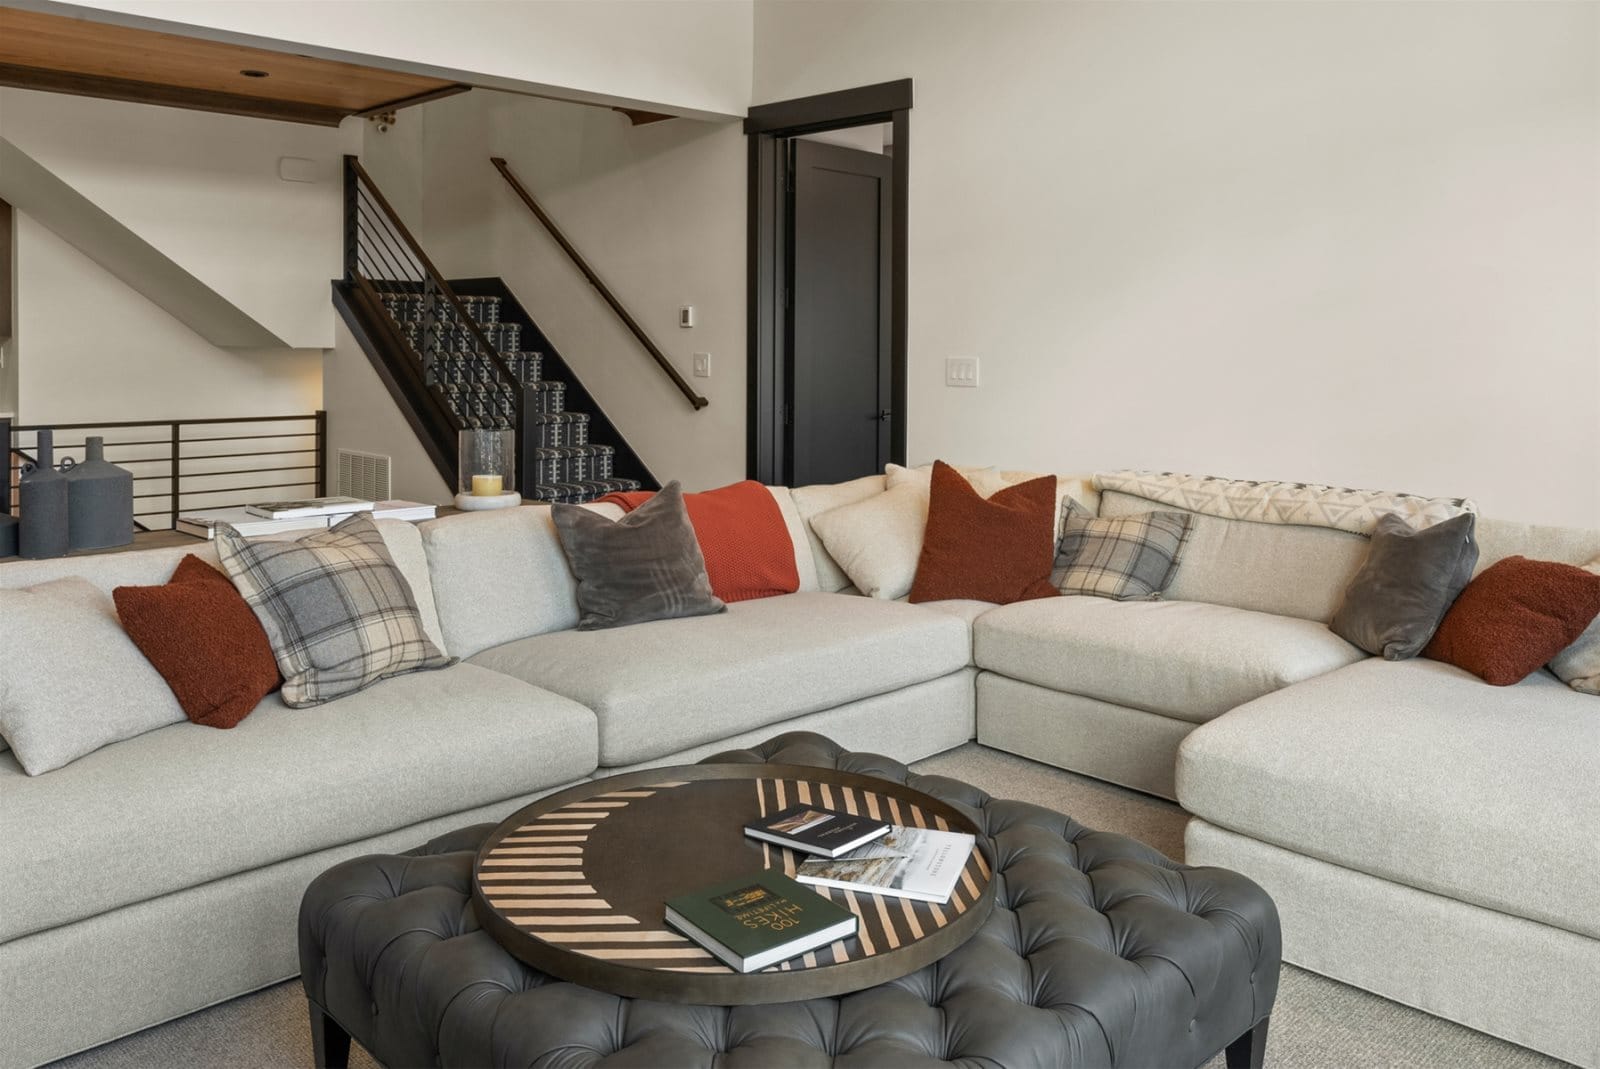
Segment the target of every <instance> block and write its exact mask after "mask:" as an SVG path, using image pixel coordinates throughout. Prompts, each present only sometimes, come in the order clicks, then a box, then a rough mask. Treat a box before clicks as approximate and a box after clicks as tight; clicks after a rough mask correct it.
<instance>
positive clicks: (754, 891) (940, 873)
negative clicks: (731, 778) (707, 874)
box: [666, 805, 973, 973]
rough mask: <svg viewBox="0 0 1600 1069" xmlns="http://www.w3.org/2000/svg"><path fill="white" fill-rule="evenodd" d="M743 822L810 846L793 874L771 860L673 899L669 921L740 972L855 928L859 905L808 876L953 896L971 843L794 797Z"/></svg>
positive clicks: (795, 845)
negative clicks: (837, 899) (832, 897)
mask: <svg viewBox="0 0 1600 1069" xmlns="http://www.w3.org/2000/svg"><path fill="white" fill-rule="evenodd" d="M744 831H745V834H746V835H748V836H750V837H751V838H753V839H760V840H761V841H763V842H769V843H776V844H778V845H779V846H783V847H785V848H788V849H791V850H795V851H797V852H799V853H803V854H808V855H811V856H810V857H808V859H807V860H805V861H803V862H801V863H800V864H799V866H798V867H797V868H796V870H795V879H790V878H789V877H787V876H785V875H783V873H781V872H779V871H777V870H775V869H765V870H763V871H761V872H757V873H754V874H752V875H749V876H741V877H738V878H737V879H733V880H728V881H726V882H724V883H720V884H717V885H716V886H714V887H707V888H703V889H701V890H699V891H695V892H693V893H691V894H687V895H680V896H678V897H677V898H674V899H671V900H670V901H668V902H667V904H666V918H667V923H668V924H671V925H672V926H673V927H674V928H676V929H678V931H680V932H682V933H683V934H684V935H686V936H688V937H689V938H690V939H693V940H694V941H695V942H697V943H699V944H700V945H701V946H703V947H705V948H706V949H707V950H709V951H710V952H711V953H712V954H714V955H716V956H717V958H719V959H720V960H722V961H723V962H725V963H726V964H727V965H728V966H729V967H731V968H733V969H735V970H737V971H738V972H742V973H747V972H755V971H756V970H758V969H764V968H767V967H768V966H770V965H775V964H777V963H778V962H781V961H787V960H789V959H790V958H793V957H797V956H799V955H801V954H805V953H808V952H809V951H812V950H815V949H817V948H818V947H822V946H827V945H828V944H829V943H832V942H835V941H837V940H840V939H846V938H849V937H851V936H853V935H855V934H856V928H857V924H858V920H857V918H856V915H855V914H854V913H852V912H850V911H849V910H847V909H844V908H842V907H840V906H837V905H835V904H834V903H832V902H830V901H829V900H828V899H826V898H823V897H822V896H821V895H819V894H817V893H816V892H814V891H810V890H807V889H806V888H805V887H803V886H802V884H812V885H814V886H819V887H834V888H839V889H841V890H846V891H860V892H865V893H868V894H878V895H888V896H890V897H894V898H910V899H915V900H917V901H920V902H948V901H950V896H951V895H952V894H953V893H954V892H955V888H956V883H957V882H958V881H959V880H960V879H961V872H962V870H963V869H965V868H966V866H967V858H968V857H969V856H971V853H972V846H973V837H972V836H971V835H967V834H965V833H962V832H951V831H935V830H933V829H931V828H907V827H901V826H900V825H897V824H890V823H888V822H886V821H882V820H874V819H872V818H870V817H864V816H860V815H858V814H854V813H841V812H838V811H837V810H832V809H824V808H822V807H821V806H812V805H797V806H792V807H791V808H789V809H785V810H784V811H783V812H781V813H777V814H774V815H773V816H770V817H767V818H766V819H764V820H759V821H756V822H754V823H751V824H746V825H745V828H744ZM797 881H798V882H797Z"/></svg>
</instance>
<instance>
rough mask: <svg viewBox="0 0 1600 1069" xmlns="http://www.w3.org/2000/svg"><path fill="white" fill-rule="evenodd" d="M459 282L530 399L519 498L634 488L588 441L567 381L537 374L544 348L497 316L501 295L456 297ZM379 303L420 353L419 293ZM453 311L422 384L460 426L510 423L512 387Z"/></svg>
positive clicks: (570, 498) (565, 497) (609, 450)
mask: <svg viewBox="0 0 1600 1069" xmlns="http://www.w3.org/2000/svg"><path fill="white" fill-rule="evenodd" d="M492 281H494V282H496V283H498V282H499V281H500V280H499V279H494V280H492ZM502 285H503V283H502ZM459 287H460V284H459V283H456V284H453V285H452V288H453V289H455V290H456V292H457V295H458V296H460V300H461V304H462V305H463V307H465V308H466V311H467V314H468V315H469V316H470V317H471V318H472V320H473V322H474V323H476V324H477V325H478V327H479V329H480V330H481V332H482V334H483V336H484V337H485V338H487V339H488V340H489V342H490V344H491V345H493V346H494V347H495V349H496V350H497V351H498V352H499V354H500V356H501V358H502V360H503V361H504V363H505V365H506V367H508V368H510V370H511V374H512V375H513V376H515V379H516V383H517V384H518V385H520V386H521V387H522V388H523V390H524V391H526V394H527V395H528V396H529V397H530V398H531V399H532V411H531V412H529V413H527V415H526V416H525V419H526V420H527V428H528V434H529V436H530V443H529V445H530V448H529V449H527V450H525V451H524V453H523V457H524V470H523V471H522V473H521V475H520V480H521V482H522V484H523V495H522V496H523V497H526V498H531V499H533V500H536V501H565V502H568V503H574V504H576V503H581V502H584V501H593V500H594V499H595V498H597V497H601V496H603V495H605V494H610V493H614V492H616V491H619V490H637V489H639V486H640V480H639V479H628V478H617V477H616V476H615V474H614V468H615V461H616V452H617V450H616V447H615V446H610V445H599V444H595V443H593V442H591V441H590V440H589V424H590V419H591V417H590V414H589V413H588V412H571V411H568V410H567V408H566V405H567V392H568V391H567V383H565V382H563V381H561V380H560V379H547V378H545V377H544V375H543V373H544V354H543V353H541V352H538V351H535V350H530V349H526V348H524V346H523V333H522V332H523V324H521V323H516V322H506V321H504V320H502V319H501V316H500V305H501V300H502V298H500V297H498V296H471V295H463V294H461V291H460V288H459ZM383 305H384V308H385V309H386V310H387V311H388V313H389V315H390V316H391V317H392V318H393V319H394V321H395V323H396V324H397V325H398V326H399V328H400V333H401V335H402V336H403V337H404V338H405V339H406V343H407V344H408V345H409V346H411V348H412V349H413V350H414V351H415V352H417V353H421V352H422V351H423V344H422V338H423V332H424V331H425V330H426V329H428V328H427V307H426V301H425V299H424V298H423V297H422V296H420V295H416V294H385V295H384V298H383ZM518 311H519V312H520V311H521V309H520V306H519V307H518ZM452 316H454V312H453V311H447V312H446V313H445V315H444V316H443V317H441V323H440V326H439V328H438V329H440V330H441V331H442V332H444V333H445V335H446V336H447V338H448V344H447V345H446V346H445V347H444V348H443V349H440V350H438V351H436V352H435V353H434V357H433V359H432V360H431V361H430V362H429V364H428V366H427V368H426V375H425V382H426V383H427V385H428V386H429V387H431V388H433V389H436V390H438V391H439V392H440V393H441V394H442V395H443V397H444V401H445V405H446V406H447V407H448V408H449V409H450V411H451V412H452V413H454V414H455V416H456V418H457V419H459V420H460V421H461V425H462V426H463V427H472V428H478V427H491V428H492V427H505V428H510V427H514V426H515V425H516V417H517V401H518V396H517V390H516V389H515V388H514V387H513V386H511V385H509V384H507V383H504V382H502V381H501V380H500V378H499V377H498V373H497V369H496V368H495V367H494V366H493V365H492V364H491V362H490V361H489V360H487V359H485V358H483V357H481V356H479V355H477V354H476V353H475V352H474V350H473V349H472V347H471V346H470V345H469V344H468V342H467V340H466V334H467V332H466V331H465V330H463V329H462V328H461V327H460V326H459V325H457V324H452V323H451V322H450V317H452ZM585 400H588V398H587V397H586V398H585ZM590 403H591V404H592V402H590ZM529 459H531V460H532V461H533V463H532V465H531V471H530V470H529V467H530V466H528V465H527V464H526V461H527V460H529ZM636 460H637V458H635V461H636Z"/></svg>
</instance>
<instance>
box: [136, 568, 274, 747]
mask: <svg viewBox="0 0 1600 1069" xmlns="http://www.w3.org/2000/svg"><path fill="white" fill-rule="evenodd" d="M111 597H112V599H113V600H114V601H115V602H116V603H117V615H118V616H119V617H120V618H121V619H122V629H123V630H124V631H126V632H127V633H128V637H129V638H131V639H133V644H134V645H135V646H138V647H139V652H141V653H143V654H144V655H145V658H146V659H147V660H149V662H150V663H151V665H152V666H154V667H155V670H156V671H157V672H159V673H161V678H162V679H165V680H166V681H167V686H169V687H171V688H172V693H173V696H174V697H176V698H177V699H178V704H179V705H180V706H182V707H183V711H184V714H185V715H186V716H188V718H189V719H190V720H192V721H194V722H195V723H196V724H204V725H206V726H207V727H214V728H231V727H233V726H234V725H235V724H237V723H238V722H239V721H241V720H243V719H244V718H245V717H246V716H249V715H250V710H252V709H254V708H255V707H256V705H257V704H258V703H259V702H260V701H261V699H262V698H265V697H266V696H267V695H268V694H271V693H272V692H273V691H274V690H276V689H277V688H278V686H279V684H281V683H282V682H283V678H282V677H281V676H280V675H279V674H278V662H277V660H276V658H274V657H273V655H272V645H271V644H270V643H269V642H268V641H267V633H266V632H265V631H263V630H262V629H261V622H260V621H259V620H257V619H256V614H255V613H254V612H253V611H252V610H251V608H250V606H249V605H247V604H245V600H244V596H243V595H241V594H240V593H239V591H238V590H237V589H236V588H235V587H234V585H233V581H232V580H231V579H229V578H228V577H227V576H226V575H223V574H222V573H221V572H219V571H218V570H217V569H215V568H213V567H211V565H209V564H207V563H206V562H205V561H203V560H201V559H200V558H199V557H196V556H195V555H194V554H192V553H191V554H190V555H189V556H187V557H184V558H183V560H182V561H180V562H179V563H178V569H177V571H175V572H173V573H172V578H171V579H169V580H167V584H166V585H165V586H119V587H117V589H116V590H114V591H112V592H111Z"/></svg>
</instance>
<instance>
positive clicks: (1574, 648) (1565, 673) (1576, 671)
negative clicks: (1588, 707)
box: [1550, 557, 1600, 695]
mask: <svg viewBox="0 0 1600 1069" xmlns="http://www.w3.org/2000/svg"><path fill="white" fill-rule="evenodd" d="M1583 570H1584V571H1586V572H1593V573H1594V574H1596V575H1600V557H1596V558H1595V559H1594V560H1592V561H1590V562H1589V563H1588V564H1585V565H1584V566H1583ZM1550 671H1552V672H1554V673H1555V674H1556V675H1557V677H1559V678H1560V680H1561V681H1562V682H1563V683H1565V684H1566V685H1567V686H1569V687H1571V688H1572V689H1573V690H1575V691H1578V692H1579V693H1581V694H1597V695H1600V619H1596V620H1595V621H1594V622H1593V623H1591V624H1590V625H1589V626H1588V627H1587V628H1585V629H1584V632H1583V634H1581V635H1579V636H1578V640H1577V641H1576V642H1574V643H1573V644H1572V645H1570V646H1568V647H1567V648H1566V649H1564V650H1562V651H1561V652H1560V653H1558V654H1556V656H1555V658H1554V659H1553V660H1552V661H1551V662H1550Z"/></svg>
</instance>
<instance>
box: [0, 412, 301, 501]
mask: <svg viewBox="0 0 1600 1069" xmlns="http://www.w3.org/2000/svg"><path fill="white" fill-rule="evenodd" d="M273 425H275V426H273ZM269 426H273V429H271V430H268V431H267V432H266V433H238V434H228V433H221V434H218V433H215V432H217V431H223V432H226V431H232V430H238V431H240V432H244V431H247V430H249V431H260V430H262V429H264V428H267V427H269ZM157 427H160V428H164V429H165V431H166V433H165V434H164V435H160V436H158V435H155V434H152V433H150V432H151V430H152V428H157ZM43 430H48V431H51V432H52V435H53V436H55V437H57V438H59V437H60V435H61V432H62V431H81V432H85V433H83V434H74V435H71V438H72V440H71V441H59V440H58V441H56V442H55V443H54V445H53V449H54V453H55V457H56V461H57V463H60V461H61V460H62V459H64V458H67V457H71V458H72V459H73V460H74V461H81V460H82V459H83V450H84V449H85V448H86V446H87V443H86V441H83V440H82V439H85V438H87V437H89V436H90V434H89V433H88V432H94V434H93V436H96V437H100V438H103V439H104V440H105V457H106V459H107V460H109V461H111V462H112V463H113V464H117V465H119V466H121V467H123V468H126V469H127V470H128V471H129V472H130V473H132V475H133V482H134V491H135V492H134V494H133V500H134V520H135V524H136V526H137V527H138V528H139V529H141V530H156V529H164V528H171V527H176V526H177V523H178V519H179V517H181V516H182V515H184V514H185V513H187V512H192V511H194V510H196V509H212V508H237V507H239V506H242V505H249V504H253V503H257V502H259V501H261V500H262V498H261V496H260V495H259V494H256V493H255V492H256V491H264V490H273V491H280V492H279V493H277V494H276V495H274V496H276V497H280V498H281V497H296V496H299V497H304V496H321V495H324V494H326V493H327V472H328V435H327V413H325V412H322V411H317V412H311V413H304V414H297V415H287V416H232V417H229V416H217V417H208V418H203V419H178V420H149V419H146V420H107V421H102V422H70V423H27V424H24V423H15V422H13V421H11V420H10V419H0V448H3V449H4V450H5V456H6V458H7V459H6V465H5V466H6V472H5V478H4V479H3V480H0V512H9V511H16V509H15V505H16V504H17V502H16V501H15V490H14V488H15V487H16V486H17V483H18V479H19V478H20V475H21V470H22V466H23V464H24V463H25V462H30V461H35V460H36V459H37V456H38V433H39V432H40V431H43ZM121 434H131V435H132V437H126V438H124V437H121V436H120V435H121ZM307 439H310V441H309V442H308V441H307ZM219 442H220V443H226V442H241V443H260V444H261V445H262V446H265V444H266V443H269V442H277V443H280V445H281V448H276V449H274V448H265V447H257V446H252V445H246V446H245V447H243V448H240V449H236V450H231V451H230V450H228V449H227V447H226V446H221V447H219V446H217V445H216V444H214V443H219ZM203 443H213V444H211V445H205V444H203ZM197 446H198V447H199V451H192V450H193V449H194V448H195V447H197ZM298 473H303V474H298ZM263 478H265V479H267V480H268V481H267V482H264V483H263V482H261V481H260V480H261V479H263ZM284 491H288V492H287V493H284ZM243 494H252V495H254V496H251V497H242V496H240V495H243ZM158 502H159V503H162V504H160V505H158V504H157V503H158Z"/></svg>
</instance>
